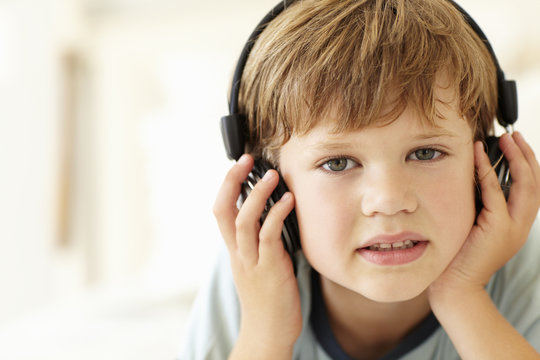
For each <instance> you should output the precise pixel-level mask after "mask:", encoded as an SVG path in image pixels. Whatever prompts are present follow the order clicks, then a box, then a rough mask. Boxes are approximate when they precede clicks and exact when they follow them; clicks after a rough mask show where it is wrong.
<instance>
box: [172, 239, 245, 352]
mask: <svg viewBox="0 0 540 360" xmlns="http://www.w3.org/2000/svg"><path fill="white" fill-rule="evenodd" d="M239 328H240V305H239V302H238V296H237V294H236V290H235V286H234V281H233V276H232V271H231V267H230V263H229V256H228V253H227V250H226V248H225V247H224V246H223V247H222V248H220V250H219V252H218V255H217V259H216V262H215V264H214V268H213V270H212V272H211V275H210V277H209V278H208V279H207V281H206V283H205V284H204V285H203V287H202V288H201V289H200V290H199V293H198V294H197V297H196V299H195V302H194V303H193V306H192V309H191V313H190V317H189V320H188V325H187V327H186V331H185V338H184V339H183V344H182V348H181V353H180V357H179V358H180V359H182V360H190V359H214V358H215V359H219V358H226V357H227V354H229V353H230V351H231V350H232V347H233V345H234V342H235V340H236V337H237V334H238V331H239Z"/></svg>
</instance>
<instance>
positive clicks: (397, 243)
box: [392, 241, 403, 248]
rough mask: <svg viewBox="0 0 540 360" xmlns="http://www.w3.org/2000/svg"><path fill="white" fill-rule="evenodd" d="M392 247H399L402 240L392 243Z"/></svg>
mask: <svg viewBox="0 0 540 360" xmlns="http://www.w3.org/2000/svg"><path fill="white" fill-rule="evenodd" d="M392 247H393V248H400V247H403V241H398V242H395V243H393V244H392Z"/></svg>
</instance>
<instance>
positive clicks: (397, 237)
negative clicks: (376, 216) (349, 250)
mask: <svg viewBox="0 0 540 360" xmlns="http://www.w3.org/2000/svg"><path fill="white" fill-rule="evenodd" d="M405 240H412V241H426V239H425V237H423V236H422V235H420V234H417V233H415V232H412V231H402V232H399V233H395V234H380V235H376V236H374V237H372V238H370V239H369V240H368V241H366V242H365V243H364V244H362V245H361V246H360V249H361V248H367V247H370V246H371V245H375V244H391V243H395V242H400V241H405Z"/></svg>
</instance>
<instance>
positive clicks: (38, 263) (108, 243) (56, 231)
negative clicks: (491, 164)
mask: <svg viewBox="0 0 540 360" xmlns="http://www.w3.org/2000/svg"><path fill="white" fill-rule="evenodd" d="M275 3H276V0H272V1H269V0H258V1H249V0H227V1H219V0H199V1H191V2H187V1H184V0H152V1H150V0H0V165H1V171H2V173H1V176H0V358H2V359H18V360H21V359H40V360H42V359H55V360H62V359H75V358H76V359H173V358H174V357H175V355H176V353H177V351H178V348H179V346H180V343H181V340H182V337H183V334H184V332H185V324H186V319H187V316H188V313H189V310H190V306H191V304H192V302H193V299H194V296H195V294H196V292H197V289H198V288H199V286H200V284H201V283H202V282H203V281H204V279H205V278H206V277H207V276H208V273H209V270H210V268H211V264H212V263H213V260H214V258H215V256H216V249H217V247H218V245H219V243H220V242H221V239H220V236H219V232H218V230H217V226H216V225H215V222H214V219H213V216H212V213H211V208H212V204H213V201H214V197H215V194H216V192H217V189H218V187H219V185H220V183H221V181H222V178H223V176H224V174H225V172H226V171H227V169H228V168H229V167H230V165H231V163H230V162H229V161H228V160H227V159H226V156H225V154H224V150H223V145H222V143H221V135H220V133H219V127H218V121H219V118H220V116H222V115H225V114H226V112H227V106H226V100H227V98H226V95H227V92H228V86H229V79H230V76H231V73H232V70H233V67H234V65H235V61H236V59H237V57H238V55H239V52H240V50H241V48H242V46H243V44H244V41H245V40H246V38H247V37H248V35H249V33H250V32H251V30H252V29H253V27H254V26H255V25H256V24H257V23H258V22H259V20H260V19H261V18H262V16H263V15H264V14H265V13H266V12H267V11H268V10H269V9H270V8H271V7H272V6H274V5H275ZM459 3H460V4H461V5H462V6H463V7H464V8H465V9H466V10H467V11H469V12H470V13H471V15H473V17H474V18H475V19H476V21H477V22H478V23H479V24H480V26H481V27H482V28H483V30H484V32H485V33H486V34H487V36H488V38H489V39H490V41H491V43H492V45H493V46H494V48H495V52H496V53H497V55H498V57H499V60H500V62H501V65H502V67H503V69H504V70H505V72H506V75H507V78H512V79H516V80H517V81H518V93H519V102H520V120H519V121H518V124H517V129H519V130H521V131H522V132H524V134H525V136H526V138H528V140H529V141H531V143H532V145H533V147H534V148H535V150H536V153H537V154H540V116H539V115H538V114H537V111H536V109H537V107H538V104H539V103H540V40H539V39H540V25H539V24H538V21H537V15H538V14H539V13H540V2H538V1H537V0H518V1H514V2H509V1H506V0H496V1H495V0H461V1H459Z"/></svg>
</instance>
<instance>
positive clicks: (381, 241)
mask: <svg viewBox="0 0 540 360" xmlns="http://www.w3.org/2000/svg"><path fill="white" fill-rule="evenodd" d="M428 243H429V241H427V240H425V239H424V238H423V237H422V236H421V235H419V234H415V233H410V232H402V233H399V234H395V235H379V236H376V237H374V238H371V239H370V240H369V241H368V242H367V243H365V244H364V246H363V247H361V248H358V249H357V253H358V254H359V255H361V257H362V258H364V259H365V260H367V261H368V262H371V263H375V264H378V265H402V264H406V263H410V262H413V261H415V260H417V259H419V258H420V257H422V255H423V254H424V252H425V250H426V248H427V245H428Z"/></svg>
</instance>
